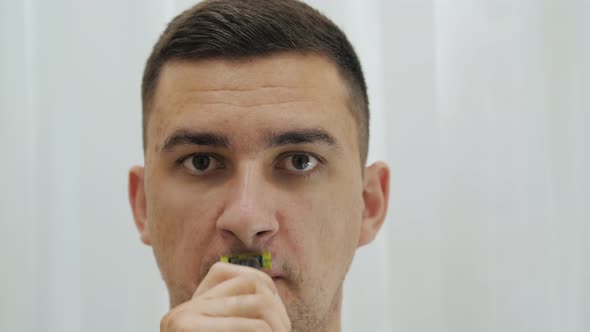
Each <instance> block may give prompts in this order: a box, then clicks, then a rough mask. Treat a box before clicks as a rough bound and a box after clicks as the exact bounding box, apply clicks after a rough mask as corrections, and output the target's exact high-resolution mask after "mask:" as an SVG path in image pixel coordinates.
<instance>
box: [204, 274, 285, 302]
mask: <svg viewBox="0 0 590 332" xmlns="http://www.w3.org/2000/svg"><path fill="white" fill-rule="evenodd" d="M271 282H272V280H271ZM273 286H274V283H273ZM275 287H276V286H275ZM263 290H267V291H269V292H270V293H272V294H276V291H277V290H276V288H274V287H273V288H272V289H270V288H269V285H268V284H267V282H266V281H265V280H264V277H261V276H259V275H256V274H243V275H239V276H237V277H234V278H232V279H229V280H226V281H224V282H222V283H220V284H218V285H216V286H215V287H213V288H211V289H209V290H207V291H205V292H204V293H203V294H201V295H200V296H199V297H200V298H204V299H209V298H215V297H228V296H237V295H246V294H255V293H262V291H263Z"/></svg>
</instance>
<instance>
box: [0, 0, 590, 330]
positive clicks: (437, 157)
mask: <svg viewBox="0 0 590 332" xmlns="http://www.w3.org/2000/svg"><path fill="white" fill-rule="evenodd" d="M309 2H310V3H311V4H313V5H315V6H317V7H318V8H320V9H321V10H322V11H324V12H325V13H326V14H327V15H328V16H330V17H332V18H333V19H334V20H335V21H336V22H337V23H338V24H339V25H340V26H341V27H342V28H343V29H344V30H345V31H346V33H347V34H348V36H349V37H350V39H351V40H352V42H353V44H355V46H356V48H357V51H358V53H359V54H360V57H361V59H362V62H363V66H364V70H365V74H366V77H367V80H368V85H369V89H370V92H369V94H370V99H371V111H372V123H371V126H372V137H371V142H370V144H371V146H370V149H371V150H370V155H369V159H370V161H375V160H379V159H382V160H385V161H387V162H388V163H389V164H390V165H391V169H392V181H391V195H392V197H391V200H390V210H389V216H388V219H387V221H386V225H385V226H384V229H383V231H382V233H381V234H380V236H379V237H378V239H377V240H376V241H375V242H374V243H373V244H371V245H369V246H367V247H364V248H362V249H360V250H359V252H358V254H357V256H356V258H355V262H354V263H353V267H352V269H351V272H350V274H349V277H348V279H347V281H346V284H345V300H344V309H343V328H344V331H346V332H353V331H383V332H389V331H407V332H418V331H420V332H430V331H445V332H473V331H506V332H525V331H526V332H529V331H530V332H548V331H551V332H564V331H565V332H586V331H589V330H590V319H589V318H588V317H590V244H588V242H589V241H588V238H590V211H589V210H590V208H589V206H590V189H589V188H590V176H589V175H588V170H590V148H589V145H590V144H589V143H590V134H588V127H590V88H589V86H590V79H589V77H590V37H589V35H588V33H589V32H590V2H589V1H585V0H475V1H474V0H436V1H426V0H389V1H386V0H375V1H357V0H347V1H343V0H340V1H329V0H314V1H309ZM190 4H191V2H189V1H184V0H183V1H179V0H177V1H174V0H159V1H156V0H149V1H145V0H142V1H139V0H136V1H114V0H103V1H72V0H70V1H67V0H55V1H42V0H24V1H17V0H13V1H10V0H0V149H1V153H2V159H1V160H2V162H1V164H0V223H1V228H0V229H1V231H0V249H1V250H0V257H1V261H0V264H1V265H0V269H1V270H0V291H1V292H0V331H26V332H29V331H30V332H32V331H48V332H58V331H59V332H63V331H89V332H94V331H96V332H98V331H154V332H155V331H158V323H159V320H160V317H161V316H162V315H163V314H164V313H165V312H166V310H167V295H166V291H165V288H164V284H163V283H162V282H161V280H160V278H159V273H158V271H157V267H156V265H155V262H154V260H153V258H152V253H151V250H150V249H149V248H148V247H145V246H143V245H141V244H140V241H139V238H138V235H137V234H136V231H135V229H134V226H133V222H132V219H131V214H130V211H129V207H128V203H127V194H126V176H127V169H128V167H129V166H130V165H132V164H134V163H142V153H141V126H140V97H139V86H140V79H141V73H142V69H143V65H144V61H145V59H146V57H147V55H148V54H149V51H150V48H151V46H152V45H153V43H154V42H155V40H156V38H157V36H158V34H159V33H160V32H161V31H162V29H163V27H164V24H165V23H166V22H168V21H169V20H170V19H171V18H172V16H173V15H174V14H176V13H178V12H179V11H180V10H182V9H184V8H186V7H188V6H189V5H190Z"/></svg>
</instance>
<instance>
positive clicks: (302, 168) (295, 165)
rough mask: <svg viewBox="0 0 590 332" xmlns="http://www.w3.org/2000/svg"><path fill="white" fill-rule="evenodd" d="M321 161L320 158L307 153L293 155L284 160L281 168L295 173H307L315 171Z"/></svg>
mask: <svg viewBox="0 0 590 332" xmlns="http://www.w3.org/2000/svg"><path fill="white" fill-rule="evenodd" d="M319 163H320V161H319V160H318V158H316V157H314V156H312V155H310V154H307V153H293V154H290V155H288V156H287V157H285V158H283V159H282V160H281V161H280V162H279V165H280V167H279V168H283V169H286V170H288V171H290V172H294V173H305V172H308V171H311V170H313V169H315V168H316V167H317V166H318V164H319Z"/></svg>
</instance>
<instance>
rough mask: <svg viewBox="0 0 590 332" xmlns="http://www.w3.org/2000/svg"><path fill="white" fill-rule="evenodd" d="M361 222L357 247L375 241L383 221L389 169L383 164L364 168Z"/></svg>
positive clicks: (379, 163)
mask: <svg viewBox="0 0 590 332" xmlns="http://www.w3.org/2000/svg"><path fill="white" fill-rule="evenodd" d="M363 201H364V206H365V208H364V210H363V221H362V225H361V232H360V236H359V243H358V247H360V246H364V245H365V244H368V243H370V242H371V241H373V239H375V236H377V233H378V232H379V229H381V226H382V225H383V222H384V221H385V215H386V214H387V205H388V202H389V168H388V167H387V165H386V164H385V163H383V162H376V163H374V164H373V165H371V166H369V167H366V168H365V178H364V184H363Z"/></svg>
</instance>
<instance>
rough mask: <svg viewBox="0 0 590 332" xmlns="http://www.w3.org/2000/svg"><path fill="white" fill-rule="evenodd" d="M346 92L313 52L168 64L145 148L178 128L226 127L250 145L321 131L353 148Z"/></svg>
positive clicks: (332, 67) (327, 62) (152, 147)
mask: <svg viewBox="0 0 590 332" xmlns="http://www.w3.org/2000/svg"><path fill="white" fill-rule="evenodd" d="M348 105H349V96H348V89H347V88H346V85H345V83H344V82H343V80H342V79H341V76H340V75H339V72H338V69H337V67H336V65H334V64H333V63H332V62H331V61H330V60H328V59H327V58H325V57H323V56H319V55H304V54H277V55H272V56H267V57H262V58H252V59H240V60H228V59H211V60H198V61H171V62H168V63H166V64H165V65H164V66H163V68H162V71H161V73H160V78H159V82H158V86H157V89H156V91H155V95H154V99H153V107H152V114H151V115H150V119H149V122H148V128H147V130H148V150H149V151H153V152H158V150H159V149H160V148H161V147H162V144H163V142H164V141H165V140H166V138H167V136H168V135H169V134H170V133H172V132H174V131H177V130H178V129H187V130H201V131H215V132H226V133H227V135H228V137H230V139H232V137H233V138H234V139H236V140H238V141H240V142H243V143H244V144H246V142H248V144H249V146H250V147H253V146H255V145H256V142H257V139H258V138H260V137H258V134H260V133H262V132H268V131H280V130H290V129H312V128H313V129H315V128H321V129H324V130H326V131H328V132H330V134H332V135H333V136H341V137H338V138H339V139H341V140H342V143H343V144H345V145H352V146H353V147H356V146H357V144H356V140H355V139H351V138H356V132H357V131H356V130H357V129H356V125H355V122H354V118H353V116H352V114H351V112H350V110H349V106H348Z"/></svg>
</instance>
